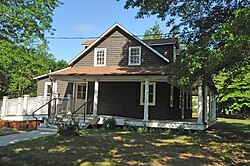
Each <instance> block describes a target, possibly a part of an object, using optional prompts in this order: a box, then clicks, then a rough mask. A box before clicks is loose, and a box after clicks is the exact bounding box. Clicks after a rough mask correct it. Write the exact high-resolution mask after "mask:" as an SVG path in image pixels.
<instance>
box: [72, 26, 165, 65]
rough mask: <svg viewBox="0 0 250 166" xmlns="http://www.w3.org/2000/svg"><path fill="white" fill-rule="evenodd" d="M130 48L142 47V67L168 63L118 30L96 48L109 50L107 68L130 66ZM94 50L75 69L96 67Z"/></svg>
mask: <svg viewBox="0 0 250 166" xmlns="http://www.w3.org/2000/svg"><path fill="white" fill-rule="evenodd" d="M130 46H141V51H142V52H141V58H142V63H141V66H158V65H164V64H166V62H165V61H164V60H163V59H162V58H160V57H159V56H158V55H156V54H155V53H153V52H152V51H151V50H149V49H148V48H147V47H145V46H143V45H142V44H141V43H139V42H138V41H137V40H135V39H134V38H132V37H131V36H129V35H127V34H126V33H124V32H123V31H122V30H121V29H119V28H117V30H116V31H113V32H111V33H110V34H109V35H108V36H107V37H106V38H105V39H104V40H102V41H100V42H99V43H97V44H96V46H94V48H107V55H106V66H128V54H129V47H130ZM94 48H93V49H91V50H90V51H89V52H88V53H86V55H85V56H84V57H83V58H82V59H80V60H79V61H78V62H77V63H76V64H75V65H74V67H83V66H94Z"/></svg>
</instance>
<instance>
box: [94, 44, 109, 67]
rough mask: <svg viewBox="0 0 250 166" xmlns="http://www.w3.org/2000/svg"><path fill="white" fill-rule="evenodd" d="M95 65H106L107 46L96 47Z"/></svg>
mask: <svg viewBox="0 0 250 166" xmlns="http://www.w3.org/2000/svg"><path fill="white" fill-rule="evenodd" d="M94 58H95V59H94V66H106V48H95V56H94Z"/></svg>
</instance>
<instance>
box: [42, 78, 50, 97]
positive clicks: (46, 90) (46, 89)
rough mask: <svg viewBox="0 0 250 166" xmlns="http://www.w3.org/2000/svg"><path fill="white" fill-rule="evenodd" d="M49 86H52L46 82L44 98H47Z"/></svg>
mask: <svg viewBox="0 0 250 166" xmlns="http://www.w3.org/2000/svg"><path fill="white" fill-rule="evenodd" d="M48 85H51V82H45V84H44V92H43V96H44V97H47V92H48Z"/></svg>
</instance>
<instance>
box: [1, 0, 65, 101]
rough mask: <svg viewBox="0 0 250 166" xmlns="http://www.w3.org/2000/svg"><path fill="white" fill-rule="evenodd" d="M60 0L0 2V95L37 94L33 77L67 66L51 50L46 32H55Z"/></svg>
mask: <svg viewBox="0 0 250 166" xmlns="http://www.w3.org/2000/svg"><path fill="white" fill-rule="evenodd" d="M60 4H61V3H60V2H59V1H57V0H48V1H41V0H38V1H35V0H25V1H24V0H20V1H10V0H3V1H1V3H0V14H1V17H0V23H1V24H0V28H1V31H0V50H1V51H0V98H1V97H2V96H3V95H8V96H10V97H19V96H22V95H23V94H30V95H31V96H35V95H36V83H35V82H34V81H33V80H32V78H34V77H36V76H39V75H42V74H45V73H48V72H49V70H52V71H53V70H57V69H60V68H63V67H66V66H67V65H66V63H65V62H64V61H58V62H57V61H56V60H55V58H54V57H53V55H51V54H49V53H48V46H47V44H46V42H47V41H46V40H45V38H44V33H45V32H46V31H47V32H52V31H53V29H52V27H51V22H52V16H53V10H54V9H55V8H56V7H58V6H59V5H60Z"/></svg>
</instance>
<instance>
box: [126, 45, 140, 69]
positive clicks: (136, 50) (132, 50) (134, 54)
mask: <svg viewBox="0 0 250 166" xmlns="http://www.w3.org/2000/svg"><path fill="white" fill-rule="evenodd" d="M128 64H129V65H140V64H141V47H140V46H137V47H129V62H128Z"/></svg>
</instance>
